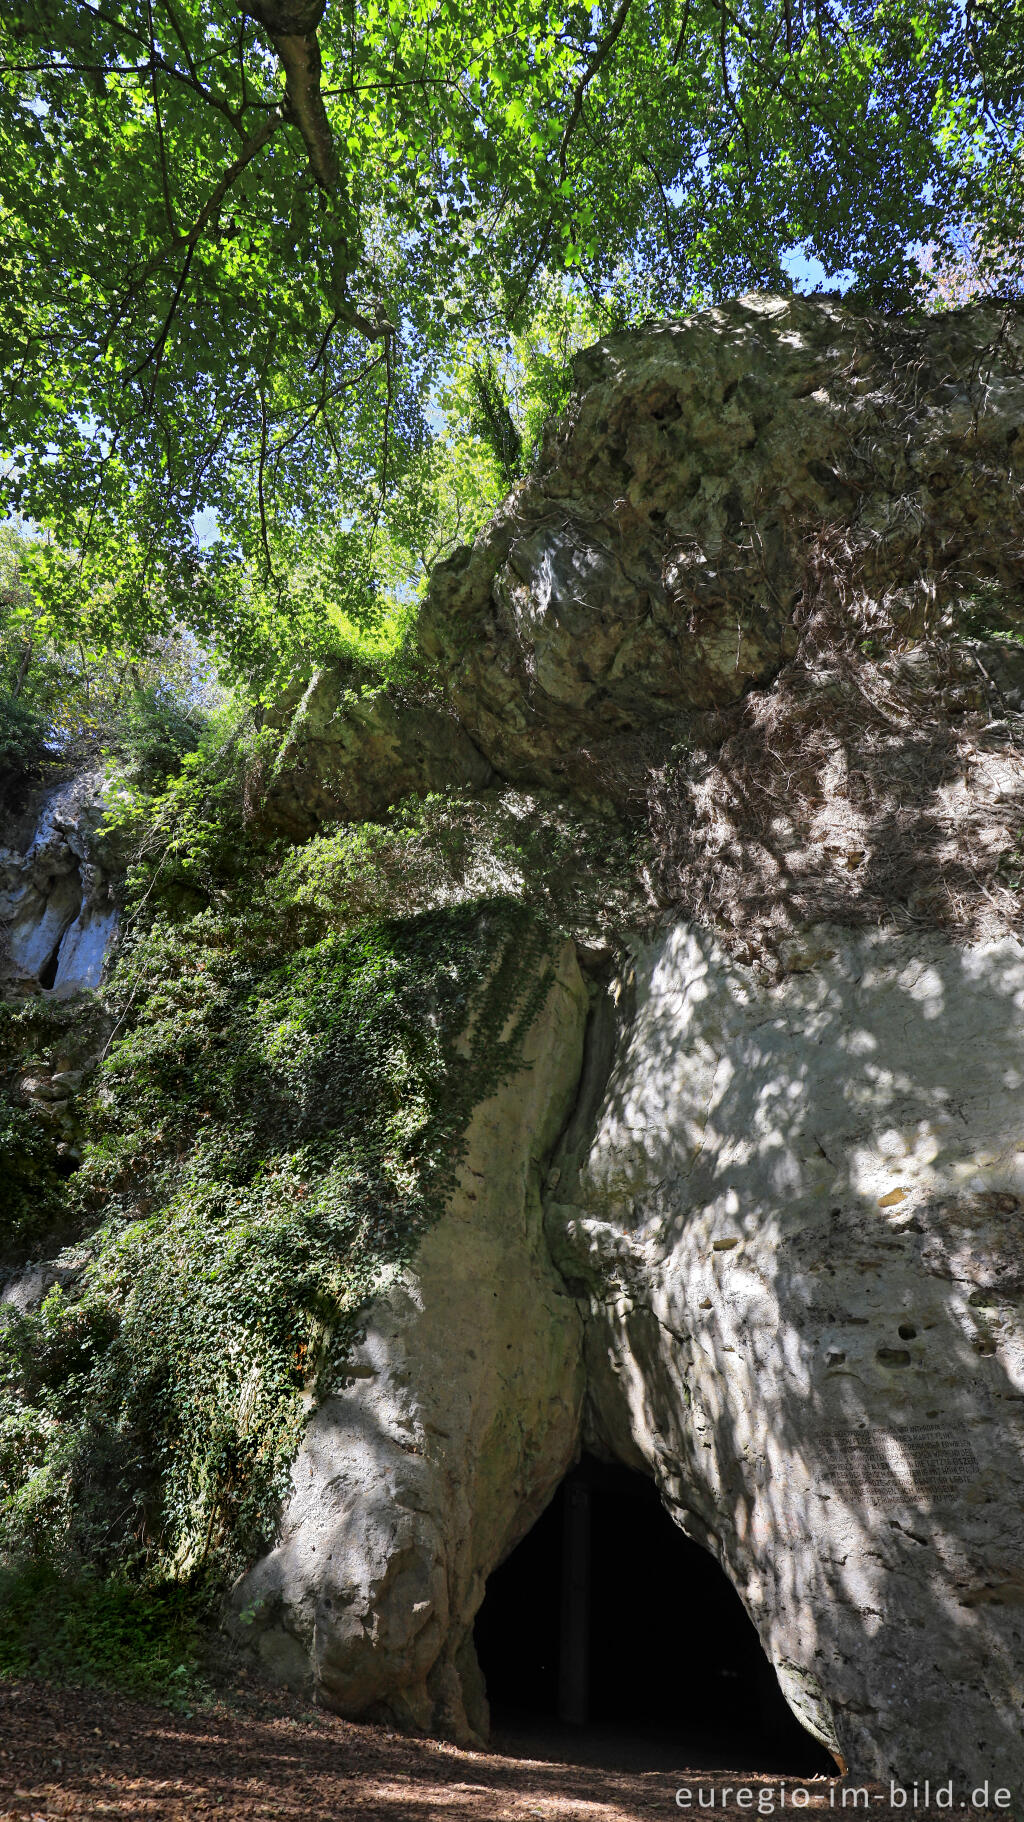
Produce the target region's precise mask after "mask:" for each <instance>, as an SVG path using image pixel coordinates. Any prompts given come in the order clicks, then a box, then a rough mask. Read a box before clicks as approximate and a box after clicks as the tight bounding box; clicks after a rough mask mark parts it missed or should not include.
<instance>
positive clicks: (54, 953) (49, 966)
mask: <svg viewBox="0 0 1024 1822" xmlns="http://www.w3.org/2000/svg"><path fill="white" fill-rule="evenodd" d="M70 928H71V924H70V923H67V924H65V925H64V928H63V930H62V931H61V933H60V935H59V936H58V938H57V941H56V942H55V943H54V945H53V948H52V949H51V950H50V953H49V956H48V957H47V960H46V961H45V962H44V964H43V966H42V967H41V968H40V970H39V977H38V978H39V985H40V987H42V988H44V989H45V991H46V992H49V991H50V990H51V989H52V988H53V987H54V986H55V985H56V982H57V969H58V968H59V966H60V946H61V944H62V942H63V941H64V938H65V937H66V935H67V933H68V931H69V930H70Z"/></svg>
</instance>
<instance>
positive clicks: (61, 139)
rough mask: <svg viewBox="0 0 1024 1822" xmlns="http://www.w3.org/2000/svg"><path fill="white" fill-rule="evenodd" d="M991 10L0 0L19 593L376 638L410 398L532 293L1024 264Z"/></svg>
mask: <svg viewBox="0 0 1024 1822" xmlns="http://www.w3.org/2000/svg"><path fill="white" fill-rule="evenodd" d="M1020 23H1021V12H1020V4H1019V0H1017V4H1015V6H1014V7H1013V8H1011V9H1007V8H1006V7H1004V6H1002V5H997V4H996V0H981V3H980V4H979V3H978V0H968V4H967V6H966V8H965V7H963V6H962V5H961V4H960V0H931V3H929V0H871V3H870V4H869V3H868V0H849V3H848V4H846V5H838V4H835V3H834V0H814V3H813V4H811V0H619V4H618V5H617V7H615V8H614V10H613V9H612V8H611V7H609V6H608V5H607V4H604V5H598V4H595V5H593V6H591V7H587V6H585V5H581V4H578V3H575V0H573V3H571V4H564V5H561V4H557V0H363V3H362V4H361V5H358V6H357V5H356V0H248V4H245V5H237V4H232V3H230V0H13V4H11V3H10V0H9V3H8V5H7V6H6V7H5V9H4V18H3V22H2V24H0V53H2V58H3V61H2V64H0V73H2V78H3V85H4V86H3V112H2V119H0V135H2V137H0V211H2V226H0V236H2V240H0V245H2V260H3V266H2V283H0V361H2V366H3V374H4V383H3V404H2V414H3V428H2V436H0V446H2V448H3V450H4V452H5V453H6V474H5V481H4V489H5V493H4V504H5V505H6V507H7V509H8V510H17V511H20V512H21V513H23V514H25V515H28V516H29V517H30V518H32V519H34V520H36V521H37V522H39V523H40V524H43V525H45V526H47V527H48V528H49V529H50V531H51V532H52V538H51V541H50V542H49V544H48V545H45V546H40V547H39V550H38V551H37V553H36V569H37V573H36V576H35V587H36V591H37V595H39V596H40V597H41V598H42V599H43V600H44V601H45V602H46V603H47V604H48V608H49V611H50V613H51V615H52V616H53V617H54V619H55V621H56V622H59V621H60V619H61V618H62V617H63V618H64V619H69V618H71V617H75V618H77V619H78V620H79V621H80V620H81V619H82V618H83V617H84V618H86V619H87V620H89V621H91V622H92V624H93V626H94V628H95V629H96V633H97V636H100V635H102V636H106V637H110V636H112V634H113V633H114V632H117V633H118V634H119V636H121V637H124V638H129V639H132V640H135V641H138V640H139V639H141V638H144V637H145V636H146V634H147V633H149V632H152V631H153V630H154V629H156V628H159V627H161V626H164V625H166V624H167V623H168V622H169V621H170V620H173V619H174V618H178V619H179V620H183V621H185V622H186V623H188V624H190V625H192V626H193V627H195V628H196V629H197V630H198V631H199V632H200V633H201V634H203V635H204V636H211V635H212V634H217V635H218V636H219V637H220V638H221V639H222V641H223V640H224V639H226V640H227V643H228V645H229V646H230V647H231V649H232V654H233V657H234V660H235V663H236V666H237V667H238V668H242V669H244V668H246V666H247V665H250V666H251V665H252V664H254V663H256V662H257V657H258V652H259V648H260V642H261V640H263V639H265V636H266V633H267V628H268V627H269V626H270V625H271V623H272V622H274V621H275V619H276V620H278V621H280V620H281V618H282V616H284V617H285V618H287V617H288V616H291V619H292V621H293V622H295V621H298V622H300V623H302V622H303V614H304V612H305V611H306V610H304V608H303V601H304V600H305V599H307V598H312V597H315V598H316V599H318V600H319V599H320V598H321V596H322V594H323V592H324V590H325V589H326V590H327V592H330V591H331V590H334V591H335V594H336V596H337V598H338V601H339V602H340V604H341V606H342V607H344V608H345V609H346V610H347V611H349V612H350V613H351V614H352V615H354V616H359V615H363V616H364V617H365V616H366V615H367V614H370V615H371V616H372V613H373V611H374V598H375V592H374V591H375V583H374V574H375V572H374V556H373V553H374V550H375V548H376V540H377V537H378V535H379V527H380V524H381V522H382V516H384V517H386V514H387V511H388V503H389V501H391V500H392V499H393V498H394V497H395V495H396V490H400V488H401V485H402V481H403V477H408V474H409V472H410V468H411V465H415V463H416V462H417V461H419V460H421V458H422V454H423V451H424V448H425V447H426V446H427V445H428V444H429V442H430V437H431V428H430V420H429V413H428V412H426V411H425V405H426V404H427V403H428V402H429V401H430V400H431V399H432V398H434V397H435V395H436V389H437V387H438V385H439V383H440V381H441V377H442V376H443V374H444V373H445V372H446V371H447V370H449V369H450V368H451V366H452V363H453V362H457V361H458V359H460V358H461V357H462V355H463V354H464V350H465V347H466V344H467V342H469V341H473V340H475V341H476V342H478V343H480V344H481V345H482V346H483V347H484V348H485V349H488V350H491V351H493V350H498V351H499V352H500V351H501V350H503V349H505V348H507V346H508V344H509V337H510V336H512V335H513V334H514V333H516V332H517V331H521V330H522V329H523V327H524V325H525V324H526V323H527V322H528V320H529V318H530V315H531V312H532V311H533V309H534V307H535V303H536V296H537V292H538V288H539V287H541V288H543V287H547V290H548V292H549V294H550V290H551V287H552V285H553V284H554V285H555V286H556V288H557V286H558V285H561V286H562V288H563V293H564V295H566V296H568V297H570V298H575V299H576V300H586V299H589V300H590V303H591V306H592V308H593V309H595V310H598V311H600V312H601V313H602V317H603V320H606V321H616V320H625V318H626V317H628V316H629V314H630V313H632V312H636V311H637V310H641V309H657V310H663V311H671V310H678V309H680V308H683V307H686V306H687V305H689V304H691V303H693V302H695V301H696V302H700V301H709V300H713V299H715V298H716V297H719V296H722V295H725V294H727V293H730V292H734V291H736V290H738V289H743V288H747V287H750V286H754V285H766V286H772V287H776V288H780V287H786V286H787V285H788V283H789V281H788V279H787V276H786V267H785V256H786V254H787V252H788V251H791V250H793V249H794V248H798V247H803V248H805V249H806V251H807V252H808V253H810V254H812V255H815V256H816V257H817V258H819V259H820V260H821V261H822V262H823V264H824V265H825V267H826V268H827V269H829V270H831V271H838V270H840V269H843V268H849V269H850V270H851V271H852V272H853V274H854V276H855V280H856V284H857V288H858V289H859V290H860V291H861V292H862V293H863V295H865V296H866V297H867V298H868V299H869V300H872V301H875V302H882V303H885V302H890V303H892V302H896V303H899V302H901V301H905V300H906V298H907V297H908V295H909V294H910V290H911V288H912V285H913V281H914V274H915V269H916V268H915V263H914V249H915V244H917V243H927V244H930V245H934V246H937V247H939V248H941V247H942V246H943V245H944V242H945V239H946V237H947V234H948V231H949V224H950V223H953V222H956V223H962V222H963V221H965V220H969V221H970V222H971V223H972V224H974V226H973V228H972V232H973V233H974V234H975V236H976V241H977V244H978V245H979V246H980V247H981V248H982V249H983V248H984V246H985V244H986V240H987V235H988V224H989V223H991V224H993V229H992V231H993V233H994V234H996V236H997V238H998V241H999V243H1000V245H1001V246H1002V247H1003V248H1004V249H1005V248H1006V247H1007V246H1011V247H1019V246H1020V244H1021V239H1022V231H1021V229H1022V201H1021V199H1022V184H1021V168H1022V167H1021V147H1022V118H1021V115H1022V101H1021V97H1022V95H1024V84H1022V83H1021V82H1016V81H1014V80H1012V79H1008V78H1007V74H1006V70H1007V68H1008V67H1009V69H1010V72H1011V77H1012V71H1013V70H1014V69H1017V70H1018V71H1019V67H1020V56H1021V51H1020V32H1019V26H1020ZM1015 59H1016V62H1015V61H1014V60H1015ZM492 358H493V355H489V356H487V357H486V358H485V359H484V360H483V362H482V364H481V365H480V367H479V373H478V386H477V405H478V408H479V410H480V412H481V413H482V415H483V417H484V418H485V419H486V418H487V416H488V413H490V415H491V418H492V420H493V422H492V428H493V425H494V424H497V422H498V420H499V419H500V417H501V409H500V408H501V398H500V395H499V392H496V391H495V389H494V385H493V379H494V373H495V371H496V369H494V367H493V366H492V365H489V364H488V362H489V360H491V359H492ZM495 413H497V417H495ZM502 422H504V420H502ZM507 432H508V424H507V423H505V433H506V443H505V449H504V453H503V454H502V456H501V461H502V464H503V466H504V467H505V469H506V471H508V470H509V469H510V465H511V466H514V465H515V460H516V455H515V450H514V448H513V445H512V443H511V442H510V441H509V440H508V435H507ZM203 511H213V512H214V513H215V514H216V516H217V523H218V527H219V532H220V536H219V538H218V539H216V540H214V541H213V542H212V543H211V544H210V545H209V546H208V547H207V548H204V547H203V546H202V544H201V543H200V541H199V540H197V537H196V533H195V518H196V515H197V514H198V513H200V512H203ZM311 572H315V574H316V576H317V578H319V580H318V581H317V584H316V586H315V587H313V588H312V589H310V588H309V586H308V579H309V576H310V574H311ZM296 577H299V578H303V577H304V578H306V581H305V582H303V583H301V584H299V585H297V584H296V583H295V578H296ZM98 578H103V585H102V586H98V582H97V579H98ZM115 578H116V580H115ZM325 578H326V580H325ZM304 589H305V590H306V593H305V595H304V593H303V590H304ZM304 624H306V628H307V634H308V636H310V637H311V636H312V623H311V622H310V620H309V614H308V612H306V621H305V623H304Z"/></svg>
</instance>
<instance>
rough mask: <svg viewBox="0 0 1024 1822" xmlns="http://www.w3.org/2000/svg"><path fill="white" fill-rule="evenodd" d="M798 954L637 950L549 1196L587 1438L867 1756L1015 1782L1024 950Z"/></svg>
mask: <svg viewBox="0 0 1024 1822" xmlns="http://www.w3.org/2000/svg"><path fill="white" fill-rule="evenodd" d="M790 967H791V969H792V972H791V973H790V974H789V975H788V977H787V978H786V979H785V980H784V981H783V982H782V983H781V984H779V985H778V986H776V987H774V988H770V987H766V986H764V985H760V984H759V983H758V981H757V980H756V979H755V977H754V976H753V975H752V974H751V973H750V972H749V971H747V970H745V969H743V968H740V967H738V966H737V965H736V964H735V963H734V962H732V961H731V960H730V959H729V958H728V957H727V956H726V955H725V954H724V953H723V951H722V950H721V948H720V947H719V946H718V945H717V943H716V942H715V940H714V939H713V938H712V937H711V936H709V935H708V934H707V933H705V932H699V931H696V930H694V929H692V928H688V927H686V926H677V927H675V928H673V929H671V930H669V931H668V932H667V934H665V935H664V937H663V938H662V939H661V940H659V941H656V942H652V943H650V944H649V945H642V946H638V947H637V949H636V953H635V958H634V965H633V967H632V969H631V971H630V974H629V977H628V982H627V983H625V985H624V988H623V992H622V994H621V996H620V1002H619V1007H620V1009H619V1013H618V1015H617V1016H618V1020H619V1024H620V1027H621V1029H620V1031H619V1034H618V1040H617V1047H616V1051H615V1056H614V1063H613V1067H612V1069H611V1073H610V1076H609V1079H608V1082H607V1087H606V1088H605V1090H604V1091H603V1093H602V1092H601V1091H600V1088H599V1085H598V1091H597V1092H596V1094H593V1095H592V1097H591V1103H590V1106H589V1107H586V1106H581V1107H580V1108H579V1109H578V1110H577V1115H576V1117H575V1119H574V1122H573V1127H572V1129H571V1130H570V1132H569V1133H568V1135H567V1139H566V1144H565V1147H564V1148H563V1150H562V1153H561V1155H560V1156H559V1157H558V1158H557V1159H556V1161H555V1166H554V1169H553V1171H552V1174H551V1184H550V1191H549V1197H550V1199H549V1203H548V1211H547V1225H548V1233H549V1235H550V1238H551V1243H552V1247H553V1251H554V1256H555V1257H556V1259H557V1261H558V1263H559V1264H560V1266H561V1268H562V1270H563V1272H564V1273H565V1275H566V1277H567V1279H568V1280H569V1281H570V1282H571V1283H572V1285H573V1288H574V1289H575V1290H576V1291H577V1293H578V1294H579V1297H580V1303H581V1308H584V1309H585V1310H586V1313H587V1314H586V1328H587V1339H586V1363H587V1385H588V1397H587V1416H586V1429H587V1433H588V1436H589V1438H590V1441H591V1446H593V1447H595V1448H597V1449H598V1450H601V1451H603V1452H606V1453H609V1454H611V1455H613V1456H615V1457H617V1458H618V1459H620V1460H622V1461H625V1462H627V1463H632V1464H634V1465H635V1466H637V1467H642V1468H643V1469H644V1470H645V1471H646V1472H648V1473H651V1474H652V1475H653V1476H654V1477H655V1479H656V1481H657V1484H658V1486H659V1488H660V1490H661V1492H662V1495H663V1498H664V1500H665V1502H666V1504H667V1506H668V1508H669V1510H670V1511H671V1512H672V1514H673V1516H674V1517H675V1518H676V1520H677V1522H678V1523H679V1524H680V1525H681V1526H682V1528H683V1529H684V1530H685V1531H687V1532H688V1533H690V1534H691V1535H692V1536H693V1537H695V1538H696V1539H697V1540H698V1541H700V1542H701V1543H704V1544H706V1545H707V1547H708V1548H709V1549H710V1550H711V1551H712V1552H713V1553H714V1555H715V1556H717V1557H718V1559H719V1561H720V1562H721V1563H722V1564H723V1566H724V1567H725V1569H726V1571H727V1572H728V1574H729V1576H730V1577H731V1579H732V1580H733V1582H734V1583H735V1585H736V1586H737V1588H738V1589H739V1591H740V1593H741V1595H742V1597H743V1600H744V1602H745V1604H746V1606H747V1608H748V1611H749V1612H750V1614H751V1616H752V1618H753V1619H754V1620H755V1622H756V1624H757V1626H758V1629H759V1632H760V1635H761V1638H762V1641H763V1643H764V1646H765V1649H766V1651H767V1653H768V1655H769V1656H770V1657H771V1659H772V1661H773V1663H774V1664H775V1666H776V1669H777V1672H778V1675H779V1680H780V1683H781V1685H782V1687H783V1690H784V1692H785V1694H786V1695H787V1697H788V1699H789V1701H790V1703H791V1706H792V1707H793V1708H794V1710H795V1711H796V1713H797V1714H798V1715H799V1717H800V1718H801V1720H803V1721H804V1724H805V1725H806V1726H807V1727H808V1728H809V1729H810V1730H811V1731H813V1732H814V1733H816V1734H817V1735H818V1737H819V1738H821V1739H822V1740H823V1741H825V1743H826V1744H830V1745H832V1746H833V1747H836V1748H837V1749H838V1751H839V1753H840V1754H841V1755H842V1757H843V1758H844V1759H845V1760H846V1761H847V1762H848V1763H849V1764H850V1766H851V1767H852V1768H853V1769H854V1770H855V1771H858V1772H861V1773H865V1774H867V1773H872V1774H875V1775H878V1776H881V1777H889V1776H892V1777H894V1778H896V1779H898V1780H899V1781H901V1782H903V1783H906V1782H907V1781H908V1780H909V1779H910V1778H911V1777H914V1778H917V1777H918V1776H921V1777H924V1776H926V1775H929V1776H932V1777H933V1778H935V1777H942V1778H945V1777H946V1776H947V1775H952V1776H953V1778H954V1779H957V1778H960V1779H963V1780H967V1781H968V1782H969V1783H971V1784H979V1783H981V1782H982V1781H983V1780H984V1779H985V1778H990V1779H991V1778H993V1777H995V1778H997V1779H998V1781H999V1782H1000V1783H1002V1784H1004V1785H1007V1786H1013V1785H1015V1784H1017V1783H1019V1781H1020V1779H1021V1778H1022V1777H1024V1738H1022V1729H1021V1705H1020V1704H1021V1697H1020V1687H1021V1677H1022V1674H1024V1578H1022V1575H1021V1567H1020V1565H1021V1561H1022V1557H1024V1311H1022V1301H1024V1105H1022V1091H1024V1017H1022V1015H1024V950H1022V948H1021V946H1020V945H1019V944H1017V943H1015V942H1013V941H1010V940H1007V941H1004V942H1002V943H992V944H987V945H981V946H977V947H974V948H966V949H958V948H956V947H954V946H953V945H952V944H950V943H947V942H945V941H943V940H942V939H941V938H939V937H936V936H932V937H919V938H916V939H914V938H906V937H899V936H893V935H892V934H891V933H885V932H879V931H874V932H870V933H864V934H859V935H856V936H854V935H852V934H851V933H850V932H849V931H842V930H834V929H828V928H818V929H817V930H815V931H813V932H810V933H809V934H808V935H807V937H806V938H805V940H804V942H803V944H802V946H800V947H798V948H794V950H793V951H792V952H791V955H790ZM628 1002H632V1003H631V1006H630V1007H629V1010H628V1011H625V1012H623V1010H622V1009H623V1008H624V1007H626V1006H627V1004H628ZM615 1016H616V1015H615V1014H613V1012H612V1010H611V1006H610V1003H609V1007H608V1008H607V1010H606V1013H605V1024H606V1027H608V1029H607V1030H606V1033H605V1048H606V1053H607V1054H610V1039H611V1031H610V1026H611V1023H612V1021H613V1019H614V1018H615ZM593 1048H594V1051H595V1055H597V1056H599V1054H600V1049H601V1045H600V1041H597V1043H596V1045H595V1046H593Z"/></svg>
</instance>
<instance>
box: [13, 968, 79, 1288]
mask: <svg viewBox="0 0 1024 1822" xmlns="http://www.w3.org/2000/svg"><path fill="white" fill-rule="evenodd" d="M101 1017H102V1015H101V1014H99V1013H98V1012H97V1013H96V1014H95V1015H93V1014H92V1013H90V1012H85V1013H84V1014H83V1012H82V1010H81V1009H78V1008H73V1007H71V1006H68V1005H61V1004H59V1003H54V1004H50V1005H47V1004H45V1003H43V1002H41V1001H39V1000H38V999H29V1000H24V1001H21V1002H14V1003H6V1004H5V1003H3V1002H0V1182H2V1183H3V1224H2V1227H0V1260H5V1259H17V1258H25V1257H26V1256H28V1255H30V1254H31V1253H32V1252H33V1251H35V1250H36V1249H37V1247H38V1246H39V1245H40V1244H41V1243H42V1242H44V1241H46V1240H48V1239H49V1238H51V1237H52V1236H53V1235H54V1234H55V1233H59V1232H60V1231H61V1230H62V1229H66V1228H67V1226H68V1204H67V1183H66V1178H65V1173H64V1172H63V1171H62V1170H61V1168H60V1161H59V1155H58V1152H57V1144H58V1141H59V1139H60V1136H61V1135H60V1132H59V1129H58V1128H57V1126H56V1124H55V1116H54V1110H49V1117H46V1116H41V1115H40V1114H39V1112H38V1111H36V1110H33V1109H30V1108H29V1107H28V1106H27V1105H26V1104H25V1102H24V1100H23V1099H22V1097H21V1095H20V1093H19V1082H20V1079H21V1077H22V1075H23V1074H31V1072H32V1069H33V1066H34V1065H35V1064H37V1063H38V1062H39V1061H40V1059H41V1058H43V1057H45V1056H46V1055H48V1054H50V1053H51V1052H52V1051H53V1050H54V1049H58V1050H60V1049H64V1050H66V1049H67V1048H68V1047H69V1046H70V1047H71V1049H72V1052H73V1053H74V1052H79V1051H81V1049H82V1048H83V1047H84V1048H85V1049H88V1048H89V1046H90V1044H92V1043H95V1042H98V1031H99V1023H100V1020H101ZM73 1060H74V1055H73V1054H72V1055H71V1056H69V1057H68V1061H69V1062H71V1061H73Z"/></svg>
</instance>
